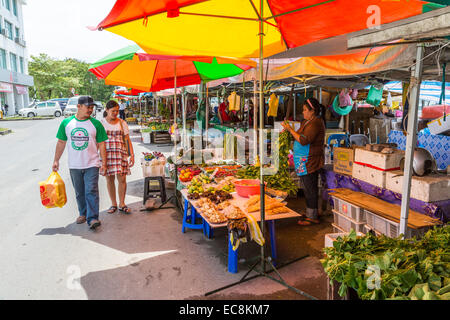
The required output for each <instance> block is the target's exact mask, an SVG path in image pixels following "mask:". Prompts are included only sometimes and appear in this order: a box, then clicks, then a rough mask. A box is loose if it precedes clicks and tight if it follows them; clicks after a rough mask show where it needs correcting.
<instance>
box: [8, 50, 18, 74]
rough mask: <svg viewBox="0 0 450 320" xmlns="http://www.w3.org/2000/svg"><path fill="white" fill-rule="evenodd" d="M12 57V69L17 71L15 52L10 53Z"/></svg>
mask: <svg viewBox="0 0 450 320" xmlns="http://www.w3.org/2000/svg"><path fill="white" fill-rule="evenodd" d="M9 55H10V59H11V70H12V71H14V72H17V56H16V55H15V54H14V53H11V52H10V53H9Z"/></svg>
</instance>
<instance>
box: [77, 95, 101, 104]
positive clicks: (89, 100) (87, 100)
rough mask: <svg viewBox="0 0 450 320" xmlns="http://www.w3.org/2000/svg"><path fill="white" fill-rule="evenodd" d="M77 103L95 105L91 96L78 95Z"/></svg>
mask: <svg viewBox="0 0 450 320" xmlns="http://www.w3.org/2000/svg"><path fill="white" fill-rule="evenodd" d="M78 104H84V105H85V106H96V105H97V104H95V103H94V99H92V97H91V96H80V97H79V98H78Z"/></svg>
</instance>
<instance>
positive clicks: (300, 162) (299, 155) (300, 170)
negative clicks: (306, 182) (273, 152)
mask: <svg viewBox="0 0 450 320" xmlns="http://www.w3.org/2000/svg"><path fill="white" fill-rule="evenodd" d="M309 147H310V145H309V144H307V145H305V146H302V145H301V144H300V142H298V141H295V142H294V165H295V173H296V174H297V175H298V176H305V175H307V174H308V170H307V169H306V163H307V162H308V158H309Z"/></svg>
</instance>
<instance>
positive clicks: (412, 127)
mask: <svg viewBox="0 0 450 320" xmlns="http://www.w3.org/2000/svg"><path fill="white" fill-rule="evenodd" d="M423 53H424V46H423V44H418V45H417V57H416V65H415V66H414V67H413V69H412V70H411V82H410V83H411V84H410V95H409V110H408V132H407V137H406V150H405V171H404V172H403V190H402V191H403V192H402V205H401V211H400V212H401V213H400V233H402V234H403V235H405V234H406V226H407V225H408V214H409V200H410V199H409V197H410V194H411V176H412V165H413V160H414V149H415V146H416V143H417V132H416V128H417V114H418V103H419V95H420V83H421V82H422V68H423V62H422V59H423Z"/></svg>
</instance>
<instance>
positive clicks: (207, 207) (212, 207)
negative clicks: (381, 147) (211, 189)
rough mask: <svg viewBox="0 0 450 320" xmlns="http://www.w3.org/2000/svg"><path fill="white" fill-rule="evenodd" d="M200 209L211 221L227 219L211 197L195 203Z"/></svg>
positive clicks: (219, 221) (222, 221) (221, 221)
mask: <svg viewBox="0 0 450 320" xmlns="http://www.w3.org/2000/svg"><path fill="white" fill-rule="evenodd" d="M195 205H196V207H197V210H199V211H200V212H201V213H202V214H203V215H204V216H205V217H206V218H207V219H208V221H209V222H211V223H224V222H226V221H227V217H226V216H225V214H224V213H223V212H222V211H221V210H219V209H218V207H217V205H216V204H214V203H213V202H212V201H211V200H210V199H208V198H203V199H200V200H198V202H197V203H196V204H195Z"/></svg>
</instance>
